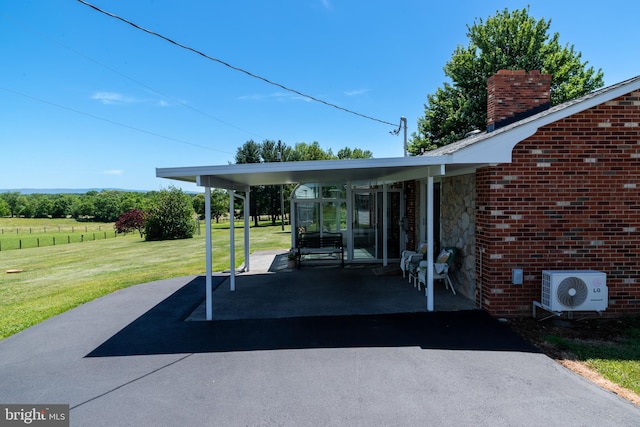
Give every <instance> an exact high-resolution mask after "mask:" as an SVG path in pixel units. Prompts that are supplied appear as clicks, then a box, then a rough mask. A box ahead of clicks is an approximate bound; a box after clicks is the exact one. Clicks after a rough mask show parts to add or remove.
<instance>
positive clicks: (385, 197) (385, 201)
mask: <svg viewBox="0 0 640 427" xmlns="http://www.w3.org/2000/svg"><path fill="white" fill-rule="evenodd" d="M388 190H389V186H388V185H387V184H384V185H383V186H382V242H381V243H382V265H383V266H384V267H386V266H387V265H389V259H388V252H387V250H388V248H387V240H388V239H387V233H388V231H389V227H388V224H387V222H388V221H389V194H388V192H387V191H388Z"/></svg>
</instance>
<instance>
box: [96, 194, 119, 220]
mask: <svg viewBox="0 0 640 427" xmlns="http://www.w3.org/2000/svg"><path fill="white" fill-rule="evenodd" d="M121 198H122V193H121V192H120V191H116V190H103V191H101V192H100V193H98V194H97V195H96V196H95V200H94V202H93V204H94V208H95V210H94V216H93V219H94V220H95V221H102V222H113V221H115V220H116V219H118V217H119V216H120V214H121V213H122V209H121V207H120V199H121Z"/></svg>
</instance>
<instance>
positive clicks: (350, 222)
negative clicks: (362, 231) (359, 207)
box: [346, 181, 353, 261]
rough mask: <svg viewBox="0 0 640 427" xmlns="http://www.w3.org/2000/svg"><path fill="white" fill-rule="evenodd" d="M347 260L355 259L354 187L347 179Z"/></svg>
mask: <svg viewBox="0 0 640 427" xmlns="http://www.w3.org/2000/svg"><path fill="white" fill-rule="evenodd" d="M346 190H347V261H353V191H352V190H353V189H352V188H351V181H347V188H346Z"/></svg>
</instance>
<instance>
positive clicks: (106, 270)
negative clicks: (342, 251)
mask: <svg viewBox="0 0 640 427" xmlns="http://www.w3.org/2000/svg"><path fill="white" fill-rule="evenodd" d="M4 220H7V221H9V220H8V219H1V218H0V228H2V227H5V224H4V223H3V221H4ZM16 221H18V222H19V220H16V219H13V220H11V227H21V226H20V225H16ZM23 221H30V220H23ZM49 221H52V220H49ZM78 224H80V225H81V226H82V224H83V223H78ZM32 225H33V224H32ZM103 225H105V224H103ZM106 227H107V228H109V227H112V225H111V224H106ZM238 227H240V228H238ZM241 227H242V226H241V224H240V223H239V222H238V223H236V230H235V242H236V251H235V256H236V258H235V259H236V266H239V265H240V264H242V263H243V262H244V247H243V242H244V240H243V239H244V232H243V229H242V228H241ZM290 239H291V237H290V233H289V232H288V228H287V231H285V232H283V231H281V228H280V226H260V227H257V228H253V227H252V228H251V250H252V251H255V250H262V249H287V248H289V246H290V244H291V243H290V242H291V240H290ZM212 243H213V245H212V246H213V257H212V258H213V270H214V271H223V270H226V269H228V268H229V224H228V223H226V224H222V225H214V230H213V232H212ZM10 269H20V270H23V272H22V273H14V274H8V273H6V271H7V270H10ZM204 272H205V238H204V227H202V231H201V233H200V234H199V235H198V234H196V235H195V236H194V238H192V239H185V240H171V241H161V242H146V241H144V240H143V239H141V238H140V236H139V235H138V234H129V235H127V236H118V237H117V238H110V239H106V240H104V239H103V240H95V241H93V240H85V241H84V242H83V243H71V244H64V245H56V246H48V247H40V248H29V249H16V250H6V251H4V250H3V251H2V252H0V339H2V338H6V337H8V336H10V335H12V334H15V333H17V332H19V331H21V330H23V329H26V328H28V327H30V326H32V325H34V324H36V323H38V322H41V321H43V320H45V319H47V318H49V317H51V316H54V315H56V314H59V313H62V312H64V311H66V310H69V309H70V308H73V307H76V306H78V305H80V304H82V303H85V302H87V301H90V300H92V299H95V298H98V297H100V296H103V295H106V294H109V293H111V292H113V291H115V290H117V289H121V288H126V287H128V286H132V285H135V284H139V283H145V282H150V281H154V280H160V279H167V278H171V277H179V276H187V275H192V274H203V273H204Z"/></svg>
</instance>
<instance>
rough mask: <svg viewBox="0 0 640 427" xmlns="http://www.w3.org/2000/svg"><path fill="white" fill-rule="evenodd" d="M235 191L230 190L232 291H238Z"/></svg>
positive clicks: (230, 284)
mask: <svg viewBox="0 0 640 427" xmlns="http://www.w3.org/2000/svg"><path fill="white" fill-rule="evenodd" d="M234 193H235V190H229V258H230V260H229V264H230V265H231V268H230V269H229V274H230V276H229V288H230V290H231V291H235V290H236V243H235V237H236V236H235V229H234V219H235V217H234V215H233V214H234V209H233V200H234Z"/></svg>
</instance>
